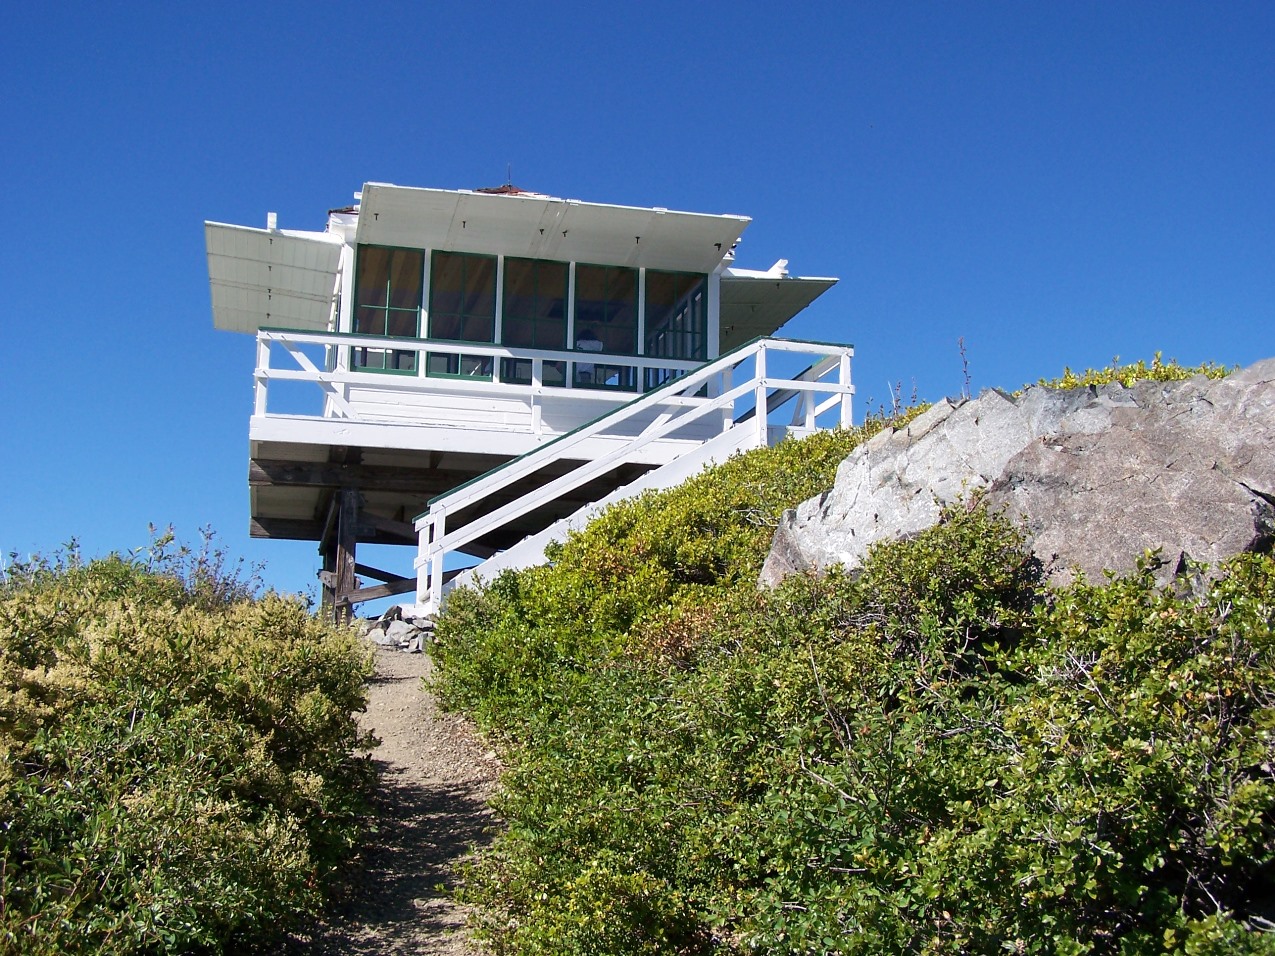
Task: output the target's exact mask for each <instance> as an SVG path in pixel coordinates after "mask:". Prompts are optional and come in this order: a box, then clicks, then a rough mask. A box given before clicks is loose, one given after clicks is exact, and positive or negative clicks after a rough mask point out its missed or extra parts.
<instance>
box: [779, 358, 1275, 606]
mask: <svg viewBox="0 0 1275 956" xmlns="http://www.w3.org/2000/svg"><path fill="white" fill-rule="evenodd" d="M1273 383H1275V360H1266V361H1264V362H1260V363H1258V364H1257V365H1254V366H1251V367H1249V368H1248V369H1245V370H1244V371H1243V372H1240V373H1237V374H1235V375H1232V376H1230V377H1228V378H1226V379H1223V380H1220V381H1213V380H1210V379H1206V378H1204V377H1203V376H1197V377H1196V378H1194V379H1191V380H1189V381H1185V382H1172V383H1156V382H1143V383H1139V384H1137V385H1135V386H1134V387H1133V388H1127V389H1126V388H1123V387H1122V386H1119V385H1107V386H1102V387H1100V388H1088V389H1071V390H1055V389H1046V388H1039V387H1033V388H1029V389H1027V390H1026V391H1025V393H1024V394H1023V395H1022V396H1020V397H1019V398H1017V399H1014V398H1011V397H1009V396H1007V395H1004V394H1002V393H999V392H986V393H984V394H983V395H981V396H979V398H977V399H975V400H972V401H964V402H959V403H956V404H953V403H951V402H947V401H944V402H940V403H939V404H937V405H936V406H935V407H934V408H932V409H930V410H929V411H927V412H926V413H925V414H924V415H922V416H920V417H919V418H918V419H917V420H916V421H914V422H912V423H911V425H910V426H908V427H907V428H904V429H899V430H892V431H888V432H883V433H882V434H880V435H877V436H875V437H874V438H873V439H872V440H871V441H869V442H867V443H865V444H864V445H862V446H860V447H859V448H857V449H855V451H854V452H853V453H852V454H851V455H850V456H848V457H847V458H846V460H845V461H844V462H842V464H841V466H840V467H839V468H838V470H837V479H836V483H835V486H834V487H833V489H832V490H831V491H829V492H827V493H825V494H823V495H821V496H819V497H818V498H813V499H811V500H809V501H806V502H803V503H802V504H801V505H800V506H798V507H797V508H796V509H794V510H793V511H790V512H788V513H787V514H786V515H785V516H784V518H783V519H782V521H781V522H780V525H779V527H778V529H777V531H776V533H775V538H774V542H773V544H772V546H771V552H770V555H769V556H768V558H767V560H766V564H765V566H764V567H763V569H762V574H761V583H762V584H767V585H773V584H774V583H776V582H778V581H779V580H781V579H782V578H783V577H784V576H785V575H786V574H790V573H793V572H794V571H804V570H819V569H822V568H825V567H828V566H830V565H832V564H842V565H844V566H846V567H848V568H853V567H855V566H856V565H857V564H859V563H860V562H861V561H862V560H863V557H864V556H865V555H866V553H867V551H868V548H869V547H871V546H872V545H873V544H874V543H876V542H877V541H882V540H888V539H893V538H898V537H902V536H906V535H909V534H914V533H916V532H918V531H921V530H923V529H925V528H928V527H930V526H931V525H933V524H934V523H935V522H936V521H937V519H938V516H939V513H940V511H941V509H942V507H944V506H945V505H948V504H952V503H954V502H957V501H960V500H962V499H967V498H968V497H969V495H970V493H971V492H973V491H975V490H977V489H986V494H985V496H984V501H985V502H986V505H987V506H988V507H992V508H1004V509H1005V510H1006V512H1007V513H1008V514H1009V515H1010V516H1011V517H1012V518H1014V519H1016V520H1018V521H1020V522H1021V523H1022V524H1023V526H1024V527H1025V529H1026V530H1027V532H1028V534H1029V536H1030V539H1031V542H1032V545H1033V547H1034V548H1035V550H1036V553H1037V554H1038V556H1040V557H1041V558H1042V559H1043V560H1045V561H1047V562H1050V563H1051V574H1052V576H1053V578H1054V580H1056V581H1066V580H1069V579H1070V578H1071V577H1072V576H1073V574H1074V569H1078V570H1080V571H1082V572H1084V573H1085V574H1086V575H1088V576H1090V577H1095V576H1097V575H1099V574H1100V573H1101V571H1103V570H1111V571H1115V572H1118V573H1119V572H1124V571H1128V570H1131V569H1132V568H1133V567H1134V564H1135V561H1136V559H1137V558H1138V556H1139V555H1141V554H1142V552H1143V551H1144V550H1146V549H1155V548H1158V549H1160V550H1161V552H1162V555H1163V557H1164V559H1165V560H1166V562H1167V568H1168V571H1167V572H1166V573H1171V572H1172V570H1173V568H1174V567H1176V566H1177V564H1178V563H1179V562H1180V561H1181V560H1182V559H1183V558H1192V559H1195V560H1200V561H1207V562H1210V563H1213V562H1217V561H1220V560H1223V559H1225V558H1227V557H1230V556H1232V555H1234V554H1236V553H1238V552H1240V551H1244V550H1253V549H1258V548H1265V547H1269V546H1270V545H1271V543H1272V540H1275V384H1273Z"/></svg>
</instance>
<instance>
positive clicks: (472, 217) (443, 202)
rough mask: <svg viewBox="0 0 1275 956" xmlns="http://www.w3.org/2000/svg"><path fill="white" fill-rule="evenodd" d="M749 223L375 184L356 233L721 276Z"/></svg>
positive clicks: (366, 239)
mask: <svg viewBox="0 0 1275 956" xmlns="http://www.w3.org/2000/svg"><path fill="white" fill-rule="evenodd" d="M749 221H750V220H749V218H748V217H747V216H718V215H708V214H705V213H691V212H674V211H672V210H667V209H658V208H656V209H644V208H638V207H634V206H609V205H602V204H598V203H585V202H580V201H578V200H574V199H556V198H554V197H552V196H543V195H539V194H535V193H523V194H517V193H515V194H503V195H502V194H492V193H482V192H469V191H454V190H446V189H420V188H415V187H407V186H393V185H389V184H385V183H368V184H367V185H365V186H364V187H363V193H362V199H361V206H360V209H359V225H358V234H357V236H358V242H360V243H372V244H375V245H383V246H406V247H410V248H415V249H442V250H445V251H448V252H482V253H487V254H489V255H496V254H500V255H507V256H523V257H525V258H529V259H553V260H557V261H559V262H569V261H575V262H588V263H594V264H597V265H616V266H629V267H633V268H639V267H647V268H652V269H669V270H676V271H682V272H712V271H713V270H714V269H715V268H717V266H718V264H719V263H720V262H721V261H722V258H723V257H724V256H725V255H726V254H727V253H729V252H730V249H731V247H732V246H733V245H734V244H735V243H736V242H737V241H738V239H739V237H740V234H741V233H743V231H744V227H745V226H747V225H748V223H749Z"/></svg>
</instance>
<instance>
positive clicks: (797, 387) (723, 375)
mask: <svg viewBox="0 0 1275 956" xmlns="http://www.w3.org/2000/svg"><path fill="white" fill-rule="evenodd" d="M772 354H779V355H792V356H798V357H802V361H810V359H812V358H813V362H812V363H811V364H810V365H809V366H808V367H807V368H806V369H805V370H804V371H801V372H799V373H797V374H795V375H791V376H788V377H785V376H784V375H783V374H782V373H778V372H777V371H775V370H773V369H771V368H770V367H769V357H770V356H772ZM853 355H854V349H853V348H851V347H850V346H843V345H829V344H823V343H815V342H795V341H789V340H785V339H759V340H756V341H754V342H750V343H748V344H747V345H744V346H741V347H740V348H738V349H736V350H734V351H733V352H729V353H727V354H726V355H723V356H722V357H721V358H719V359H717V360H715V361H713V362H711V363H709V364H707V365H704V366H702V367H700V368H699V369H698V370H696V371H693V372H690V373H688V374H686V375H684V376H683V377H681V378H679V379H677V380H676V381H672V382H668V383H666V384H665V385H662V386H661V387H659V388H657V389H654V390H653V391H651V392H648V393H647V394H645V395H643V396H642V397H640V398H637V399H635V400H634V401H632V402H630V403H628V404H627V405H623V406H621V407H620V408H617V409H615V410H614V411H611V412H608V413H607V414H605V415H603V416H601V417H600V418H597V419H595V420H594V421H592V422H590V423H588V424H586V425H583V426H581V427H580V428H577V429H575V430H574V431H571V432H568V433H567V434H565V435H562V436H561V437H559V438H557V439H554V440H553V441H551V442H548V443H546V444H544V445H542V446H540V447H539V448H537V449H535V450H534V451H530V452H528V453H527V454H525V455H523V456H521V457H519V458H515V459H513V460H512V461H510V462H508V463H506V464H504V465H501V466H500V467H498V468H495V469H493V470H492V471H490V472H488V473H487V474H486V475H483V476H481V477H479V478H476V479H474V480H473V481H471V482H468V483H467V484H464V485H460V486H459V487H457V488H454V489H452V490H451V491H448V492H445V493H444V494H442V495H439V496H438V497H436V498H434V499H433V500H432V501H431V502H430V507H429V510H428V511H427V512H426V513H425V514H423V515H421V516H419V517H418V518H417V519H416V522H415V527H416V531H417V534H418V536H419V550H418V556H417V559H416V570H417V582H418V584H417V601H418V602H423V603H424V604H425V605H426V607H427V608H428V609H429V610H437V609H438V607H439V606H440V605H441V603H442V596H443V591H442V587H443V563H444V561H445V559H446V557H447V556H448V555H449V554H451V553H452V552H454V551H457V550H458V549H460V548H463V547H464V546H465V545H467V544H470V543H472V542H474V541H476V540H477V539H479V538H481V537H483V536H484V535H486V534H489V533H491V532H493V531H495V530H498V529H499V528H502V527H504V526H506V525H508V524H509V523H511V522H512V521H515V520H517V519H518V518H520V517H522V516H523V515H526V514H528V513H529V512H532V511H534V510H536V509H537V508H540V507H542V506H543V505H546V504H548V503H550V502H552V501H554V500H556V499H557V498H559V497H561V496H563V495H565V494H567V493H568V492H570V491H572V490H574V489H576V488H578V487H580V486H581V485H583V484H585V483H586V482H588V481H590V480H591V479H593V478H596V477H599V476H601V475H604V474H606V473H607V472H609V471H611V470H612V469H614V468H615V467H617V466H618V465H620V464H622V463H624V462H625V461H626V460H631V459H632V458H633V456H634V453H635V452H637V451H638V450H639V449H641V448H642V447H643V446H645V445H647V444H649V443H651V442H653V441H657V440H659V439H661V438H665V437H669V436H671V435H673V434H674V433H675V432H677V431H679V430H680V429H684V428H686V426H687V425H689V424H691V423H692V422H695V421H698V420H700V419H705V418H706V417H707V416H710V415H714V414H717V415H719V416H720V418H721V431H729V430H731V429H735V428H751V429H753V440H752V442H751V444H752V445H753V446H755V447H760V446H761V445H764V444H766V442H767V438H768V430H769V419H770V416H771V414H772V413H773V412H774V411H776V410H777V409H778V408H780V407H781V406H783V405H785V404H787V403H789V402H793V403H794V412H793V415H792V419H791V423H790V424H791V425H792V426H794V427H796V428H799V429H802V430H814V429H817V428H819V427H823V423H824V422H825V421H826V419H827V418H828V417H829V415H831V416H832V418H833V421H832V422H831V423H829V424H833V425H840V426H842V427H848V426H849V425H850V424H851V420H852V411H853V408H852V403H853V396H854V386H853V385H852V384H851V381H850V359H851V357H852V356H853ZM749 365H751V366H752V368H751V373H750V374H747V376H746V378H745V380H744V381H742V382H740V383H739V384H736V383H735V381H736V379H737V378H738V373H739V372H740V370H741V369H743V370H747V368H748V366H749ZM697 393H698V394H697ZM705 394H706V395H707V397H703V396H704V395H705ZM820 395H823V396H824V397H823V398H822V399H820V397H819V396H820ZM647 419H649V423H648V424H646V426H645V427H644V428H642V430H641V431H640V432H639V433H638V434H637V435H636V436H635V437H629V438H628V440H627V441H626V442H625V443H624V444H623V445H622V446H620V447H618V448H616V449H614V450H613V451H611V452H609V453H608V454H606V455H604V456H602V457H600V458H595V459H592V460H587V461H585V462H584V463H583V464H581V465H579V466H578V467H576V468H575V469H573V470H572V471H570V472H568V473H566V474H564V475H562V476H560V477H557V478H555V479H553V480H552V481H549V482H548V483H546V484H544V485H541V486H539V487H537V488H535V489H533V490H531V491H528V492H527V493H526V494H523V495H520V496H519V497H517V498H515V499H514V500H513V501H511V502H509V503H508V504H506V505H503V506H502V507H499V508H496V509H494V510H492V511H490V512H488V513H487V514H484V515H481V516H480V517H477V518H476V519H474V520H472V521H469V522H467V523H466V524H464V525H463V526H461V527H458V528H454V529H452V530H450V531H449V530H448V526H447V519H448V515H449V513H450V514H456V513H458V512H460V511H461V510H463V509H465V508H469V507H471V506H473V505H476V504H479V503H480V502H482V501H483V500H484V499H486V498H487V497H488V496H490V495H492V494H495V493H497V492H499V491H501V490H502V489H505V488H508V487H510V486H511V485H514V484H516V483H518V482H522V481H526V480H528V479H529V478H531V477H532V476H533V475H535V474H536V473H537V472H539V471H540V470H541V469H543V468H545V467H547V466H549V465H552V464H554V463H556V462H560V461H563V460H567V459H572V458H580V457H583V455H582V454H580V446H581V445H582V444H583V443H584V442H587V441H589V440H590V439H594V438H597V437H600V436H605V435H607V434H608V433H611V434H619V435H623V434H625V432H626V431H628V432H629V433H630V434H631V432H632V430H633V422H635V421H639V420H640V421H646V420H647ZM626 423H627V424H628V428H627V429H626V428H625V426H626ZM573 452H575V454H573Z"/></svg>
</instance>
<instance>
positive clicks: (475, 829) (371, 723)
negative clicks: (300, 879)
mask: <svg viewBox="0 0 1275 956" xmlns="http://www.w3.org/2000/svg"><path fill="white" fill-rule="evenodd" d="M369 644H371V642H369ZM371 646H375V645H371ZM429 671H430V662H429V658H428V656H427V655H425V654H405V653H403V652H402V651H398V650H394V649H387V648H383V647H377V648H376V676H375V677H374V678H373V680H372V684H371V687H370V688H369V694H368V707H367V713H366V714H363V715H362V716H361V717H360V723H361V724H362V726H363V727H364V728H366V729H368V730H371V731H372V732H373V733H375V734H376V736H377V737H378V738H380V740H381V744H380V746H379V747H377V748H376V749H375V750H374V751H373V752H372V757H373V759H374V760H375V761H376V763H377V765H378V768H379V769H380V772H381V787H380V790H379V792H378V795H377V800H376V807H375V813H376V817H375V821H374V823H375V827H376V832H375V833H373V834H372V835H371V837H370V840H369V843H368V844H367V846H366V847H365V849H364V850H363V852H362V853H361V854H360V856H359V859H358V860H356V861H355V862H354V864H352V865H353V866H354V867H355V869H354V870H353V871H352V873H351V875H350V886H349V890H348V891H347V894H346V896H345V897H344V898H343V899H340V900H338V901H337V902H336V903H335V904H333V907H332V910H331V911H330V912H329V914H328V916H327V918H326V919H325V920H324V921H323V922H322V923H321V924H320V925H318V926H315V927H312V928H311V929H310V930H309V932H307V933H305V934H303V935H298V936H297V937H294V939H293V941H292V945H291V946H290V947H289V951H290V952H296V953H301V952H305V953H318V954H337V953H341V954H346V953H351V954H369V956H370V954H373V953H376V954H382V953H393V954H398V953H429V954H438V956H479V954H480V953H481V952H482V950H481V949H480V948H479V947H478V946H477V945H476V944H475V943H473V942H472V941H471V940H469V939H468V937H467V935H466V933H465V931H464V927H465V914H464V912H463V910H462V909H461V907H459V906H458V905H457V904H456V903H455V902H453V901H452V899H451V898H450V897H449V896H448V895H447V893H446V892H445V891H443V890H440V889H439V887H440V886H445V887H450V886H451V885H452V883H453V875H452V870H453V867H454V866H455V865H456V864H457V863H458V862H459V861H460V860H461V859H462V858H463V857H464V856H465V854H466V853H467V852H468V850H469V848H470V846H471V845H473V844H475V843H483V842H484V841H485V840H486V839H487V838H488V834H487V831H488V828H489V827H490V826H491V824H492V822H493V818H492V813H491V810H490V809H489V808H488V805H487V801H488V799H489V798H490V797H491V795H492V793H493V792H494V790H495V787H496V777H497V774H498V773H499V771H500V764H499V762H498V761H497V759H496V755H495V754H494V753H492V752H490V751H489V750H487V749H486V748H484V747H483V746H482V743H481V741H479V740H478V739H477V738H476V737H475V735H474V733H473V731H472V730H471V729H470V727H469V725H468V724H466V723H465V722H464V721H463V720H461V719H459V718H457V717H455V716H453V715H451V714H445V713H442V712H440V711H439V709H438V707H437V705H436V704H435V702H434V699H433V698H432V697H431V696H430V695H429V694H428V693H426V692H425V691H424V690H423V689H422V686H421V678H422V677H425V676H427V675H428V674H429Z"/></svg>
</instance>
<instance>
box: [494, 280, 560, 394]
mask: <svg viewBox="0 0 1275 956" xmlns="http://www.w3.org/2000/svg"><path fill="white" fill-rule="evenodd" d="M502 311H503V317H502V319H501V324H500V330H501V331H500V340H501V344H502V345H508V346H511V347H513V348H529V349H557V350H561V349H565V348H566V347H567V264H566V263H565V262H549V261H546V260H540V259H516V258H513V257H509V258H506V259H505V289H504V295H503V297H502ZM500 377H501V379H502V380H503V381H506V382H519V383H522V384H529V383H530V382H531V360H530V359H505V360H504V362H503V363H502V365H501V375H500ZM565 377H566V364H565V363H563V362H547V363H545V365H544V382H545V384H548V385H561V384H564V382H565Z"/></svg>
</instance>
